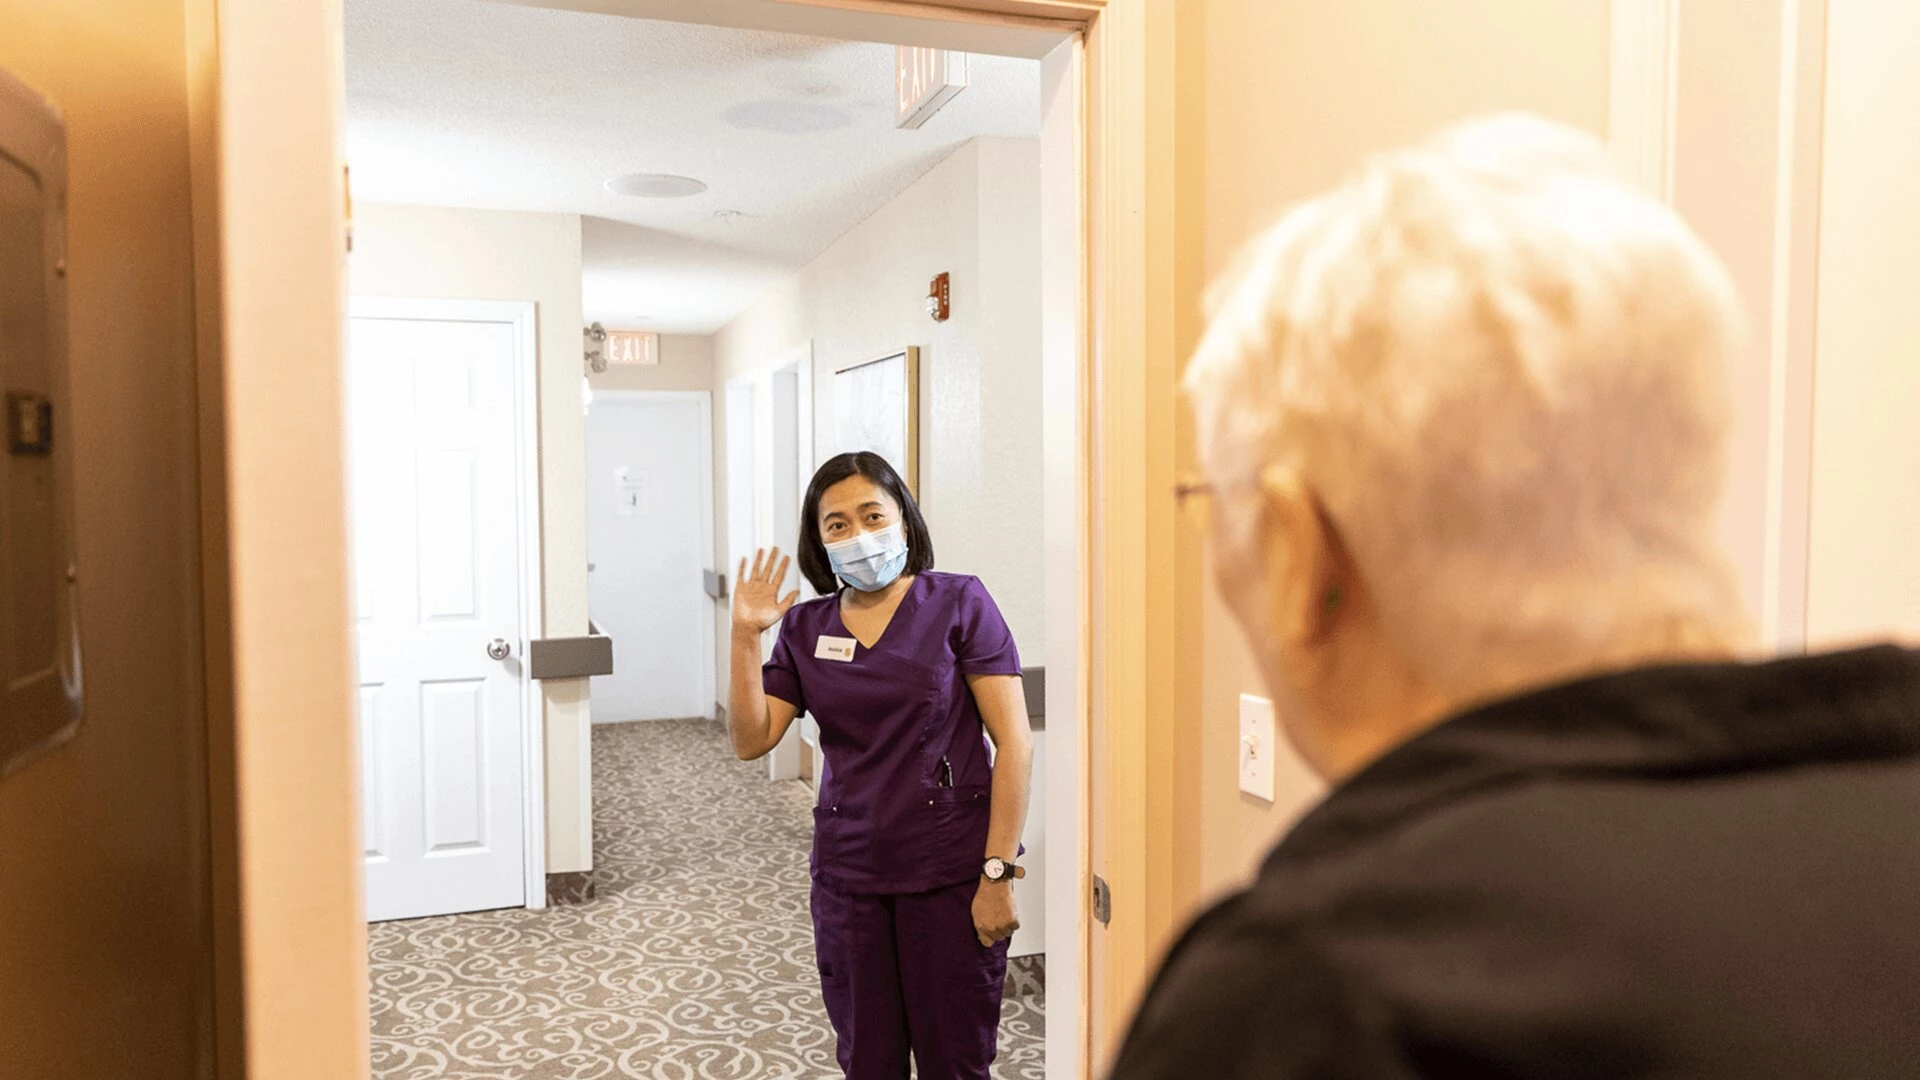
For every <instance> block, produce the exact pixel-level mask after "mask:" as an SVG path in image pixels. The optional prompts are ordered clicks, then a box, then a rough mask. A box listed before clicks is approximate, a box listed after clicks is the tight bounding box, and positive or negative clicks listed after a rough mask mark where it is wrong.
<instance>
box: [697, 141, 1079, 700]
mask: <svg viewBox="0 0 1920 1080" xmlns="http://www.w3.org/2000/svg"><path fill="white" fill-rule="evenodd" d="M1039 162H1040V158H1039V145H1038V143H1037V141H1033V140H1017V139H978V140H975V141H974V142H972V143H969V144H967V145H966V146H964V147H962V148H961V149H960V150H958V151H956V152H955V153H954V154H953V155H952V156H950V157H948V158H947V159H946V160H945V161H943V162H941V163H940V164H939V165H937V166H935V167H934V169H933V170H932V171H931V172H929V173H928V174H927V175H926V176H924V177H922V178H921V179H920V180H919V181H917V182H915V183H914V184H913V186H912V187H910V188H908V189H907V190H906V191H904V192H902V193H901V194H900V195H899V196H898V197H896V198H895V199H894V200H893V201H892V202H890V203H888V204H887V205H886V206H885V207H883V208H881V209H880V210H879V211H878V212H876V213H875V214H874V215H873V216H872V217H870V218H868V219H867V220H866V221H864V222H862V223H861V224H859V225H858V226H855V227H854V229H853V230H852V231H850V232H848V233H847V235H846V236H844V237H842V238H841V239H840V240H839V241H837V242H836V243H835V244H834V245H833V246H832V247H831V248H829V249H827V251H826V252H824V253H823V254H821V256H820V257H819V258H818V259H816V260H814V262H813V263H812V264H810V265H809V266H807V267H806V268H805V269H804V270H802V271H801V272H800V273H799V274H797V275H795V276H794V277H793V278H792V279H790V280H789V281H787V282H786V283H784V284H782V285H781V286H779V287H777V288H776V289H774V290H773V291H772V292H771V293H770V294H769V295H767V296H766V297H764V298H763V299H761V300H760V301H759V302H758V303H756V304H754V306H753V307H752V308H750V309H748V310H747V311H746V312H745V313H744V314H742V315H741V316H740V317H739V318H737V319H735V320H734V321H733V322H732V323H729V324H728V325H727V326H726V327H725V328H723V329H722V330H721V331H720V333H719V335H718V336H717V338H716V339H715V352H714V382H713V387H714V390H715V397H714V402H715V406H714V411H715V417H714V420H715V425H714V426H715V428H716V432H715V436H716V452H717V454H718V457H717V459H716V461H715V463H714V475H715V476H716V477H718V478H721V482H722V483H724V478H725V476H726V458H725V448H726V432H725V427H726V416H725V413H726V409H725V390H726V384H727V382H728V381H729V380H731V379H734V378H737V377H739V376H741V375H745V374H751V373H756V372H761V371H764V370H766V369H767V368H769V367H771V366H772V365H774V364H777V363H780V362H782V361H783V360H784V359H785V358H786V357H788V356H789V355H790V354H791V353H792V351H793V350H794V349H795V348H796V347H802V346H805V345H806V343H807V342H808V341H811V342H812V343H813V357H814V367H813V377H814V382H813V396H814V443H815V449H816V452H817V454H818V458H819V459H820V460H824V459H825V458H826V457H828V456H830V455H831V454H832V453H833V451H834V450H836V449H837V448H836V447H835V446H834V445H833V442H832V418H833V415H834V412H833V410H834V401H833V373H834V371H835V370H836V369H838V368H840V367H844V366H846V365H847V364H850V363H855V362H858V361H860V360H866V359H871V358H873V357H877V356H883V355H885V354H887V353H890V352H894V351H897V350H899V349H901V348H904V347H906V346H909V345H914V346H918V347H919V348H920V350H921V352H920V452H921V456H920V492H919V495H920V504H921V509H922V511H923V512H924V513H925V514H926V517H927V527H928V528H929V529H930V530H931V531H932V533H933V537H934V543H935V548H936V553H937V555H938V558H939V565H940V568H941V569H943V570H948V571H952V572H955V573H965V574H976V575H978V576H979V577H980V578H981V579H982V580H984V581H985V582H986V584H987V587H988V588H989V589H991V590H992V592H993V595H994V598H995V600H996V601H997V602H998V603H999V604H1000V607H1001V609H1002V610H1003V611H1004V612H1005V614H1006V616H1007V622H1008V624H1009V625H1010V626H1012V628H1013V632H1014V637H1015V639H1016V640H1017V641H1018V642H1019V644H1020V646H1021V649H1022V653H1023V656H1024V657H1025V658H1026V660H1027V662H1028V663H1034V664H1037V663H1039V662H1040V657H1041V651H1042V630H1043V625H1044V622H1043V614H1044V607H1045V605H1044V595H1043V586H1044V573H1043V567H1044V562H1045V560H1044V558H1043V557H1042V554H1041V541H1042V536H1041V533H1042V524H1043V519H1042V516H1041V513H1040V479H1041V478H1040V450H1041V446H1040V442H1041V440H1040V434H1041V433H1040V421H1041V415H1040V287H1039V281H1040V278H1039V263H1040V233H1039V207H1040V178H1039ZM942 271H946V272H948V273H951V274H952V275H953V317H952V318H951V319H950V320H948V321H947V322H945V323H936V322H934V321H933V320H932V319H930V318H928V316H927V314H926V311H925V308H924V306H923V305H924V302H925V298H926V295H927V284H928V282H929V281H930V280H931V279H932V278H933V276H934V275H935V274H938V273H940V272H942ZM724 494H725V493H724V491H722V492H721V493H720V497H719V498H717V499H716V501H715V505H716V506H717V507H718V512H719V517H720V521H719V524H718V527H717V529H716V530H715V534H716V536H718V537H719V538H720V543H721V545H722V547H723V548H724V544H725V537H726V535H727V522H726V499H725V498H724ZM781 542H782V543H783V544H786V543H790V541H789V540H787V539H786V538H781ZM719 554H720V556H721V562H722V563H723V564H724V563H726V562H727V560H726V559H725V554H726V553H725V552H724V550H723V551H721V552H720V553H719ZM731 569H732V567H731V566H729V570H731ZM725 640H726V637H725V635H724V634H723V635H722V636H721V641H722V643H723V644H724V642H725ZM720 660H721V664H720V668H719V670H721V671H723V672H724V671H725V670H726V658H725V656H724V655H723V656H722V657H721V658H720Z"/></svg>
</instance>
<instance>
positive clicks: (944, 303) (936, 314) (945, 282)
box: [927, 274, 953, 322]
mask: <svg viewBox="0 0 1920 1080" xmlns="http://www.w3.org/2000/svg"><path fill="white" fill-rule="evenodd" d="M927 314H929V315H931V316H933V321H934V322H946V321H947V319H948V317H949V316H951V315H952V314H953V275H952V274H941V275H940V276H939V277H937V278H934V279H933V285H932V287H931V288H930V289H929V290H928V292H927Z"/></svg>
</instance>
